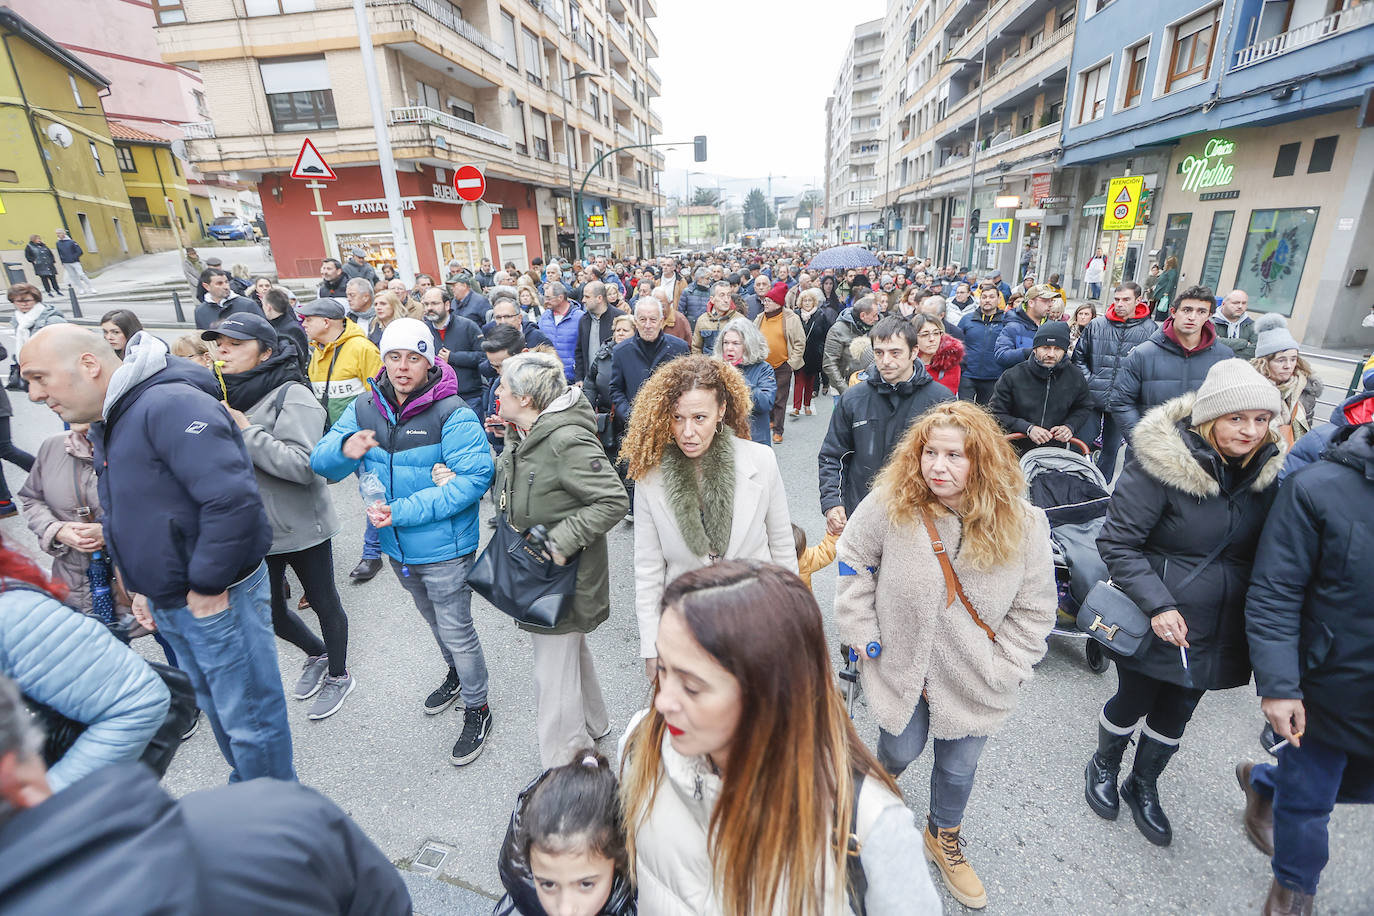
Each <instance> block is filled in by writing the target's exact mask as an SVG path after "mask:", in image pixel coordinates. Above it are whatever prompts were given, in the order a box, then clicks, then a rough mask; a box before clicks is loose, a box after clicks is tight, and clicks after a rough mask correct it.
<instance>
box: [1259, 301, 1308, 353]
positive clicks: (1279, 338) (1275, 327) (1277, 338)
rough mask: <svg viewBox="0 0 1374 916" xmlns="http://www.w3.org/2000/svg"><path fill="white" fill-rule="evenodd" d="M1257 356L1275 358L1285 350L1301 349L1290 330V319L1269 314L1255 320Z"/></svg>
mask: <svg viewBox="0 0 1374 916" xmlns="http://www.w3.org/2000/svg"><path fill="white" fill-rule="evenodd" d="M1255 333H1256V335H1257V339H1256V341H1255V356H1273V355H1274V354H1275V353H1282V352H1283V351H1284V350H1297V349H1300V347H1299V346H1298V342H1297V341H1296V340H1294V339H1293V335H1292V334H1291V333H1290V332H1289V330H1288V319H1286V318H1284V317H1283V316H1282V315H1277V314H1274V313H1272V312H1271V313H1269V314H1267V315H1261V316H1259V317H1258V318H1256V319H1255Z"/></svg>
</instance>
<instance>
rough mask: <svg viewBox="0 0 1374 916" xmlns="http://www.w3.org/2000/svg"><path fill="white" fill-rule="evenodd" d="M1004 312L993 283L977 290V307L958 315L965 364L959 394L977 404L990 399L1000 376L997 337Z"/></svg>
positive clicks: (1001, 325) (1000, 330) (1004, 320)
mask: <svg viewBox="0 0 1374 916" xmlns="http://www.w3.org/2000/svg"><path fill="white" fill-rule="evenodd" d="M1006 320H1007V318H1006V313H1005V312H1003V311H1002V304H1001V301H1000V299H999V298H998V292H997V290H996V289H994V288H993V287H991V286H989V287H988V288H987V289H982V290H979V291H978V307H977V308H975V309H973V310H972V311H970V312H969V313H968V314H966V315H964V317H963V318H961V319H959V330H960V331H962V332H963V333H964V366H963V372H962V374H961V375H960V377H959V397H960V398H962V399H963V400H965V401H973V402H974V403H976V404H987V403H988V402H990V401H991V400H992V392H993V389H994V388H996V387H997V380H998V379H999V378H1001V377H1002V367H1001V366H999V365H998V364H997V338H998V336H999V335H1001V333H1002V327H1003V325H1005V324H1006Z"/></svg>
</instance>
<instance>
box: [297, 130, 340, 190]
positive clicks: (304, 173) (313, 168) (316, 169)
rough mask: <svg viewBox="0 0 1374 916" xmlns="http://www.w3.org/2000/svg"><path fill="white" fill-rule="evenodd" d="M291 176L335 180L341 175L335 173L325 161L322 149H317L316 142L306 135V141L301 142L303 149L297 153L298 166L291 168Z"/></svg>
mask: <svg viewBox="0 0 1374 916" xmlns="http://www.w3.org/2000/svg"><path fill="white" fill-rule="evenodd" d="M291 177H292V178H307V179H309V178H318V179H320V180H321V181H334V180H335V179H337V178H338V177H339V176H338V175H335V174H334V170H333V169H331V168H330V167H329V163H327V162H325V161H324V157H323V156H321V155H320V151H319V150H317V149H315V144H313V143H311V142H310V138H309V137H306V138H305V142H304V143H302V144H301V151H300V152H299V153H298V154H297V155H296V166H295V168H293V169H292V170H291Z"/></svg>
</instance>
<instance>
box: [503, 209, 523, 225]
mask: <svg viewBox="0 0 1374 916" xmlns="http://www.w3.org/2000/svg"><path fill="white" fill-rule="evenodd" d="M501 228H502V229H519V228H520V211H519V210H517V209H515V208H514V207H502V208H501Z"/></svg>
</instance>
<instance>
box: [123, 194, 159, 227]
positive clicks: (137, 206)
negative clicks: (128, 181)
mask: <svg viewBox="0 0 1374 916" xmlns="http://www.w3.org/2000/svg"><path fill="white" fill-rule="evenodd" d="M129 206H130V207H132V208H133V211H134V222H135V223H138V224H139V225H140V226H150V225H152V223H153V212H152V211H151V210H149V209H148V199H147V198H146V197H130V198H129Z"/></svg>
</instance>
